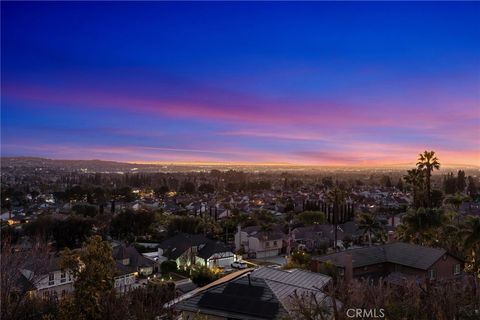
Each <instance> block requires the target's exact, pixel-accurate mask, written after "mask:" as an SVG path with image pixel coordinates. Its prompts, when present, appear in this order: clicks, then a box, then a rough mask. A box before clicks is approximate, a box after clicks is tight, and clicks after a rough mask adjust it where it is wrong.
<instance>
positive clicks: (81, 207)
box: [72, 204, 98, 217]
mask: <svg viewBox="0 0 480 320" xmlns="http://www.w3.org/2000/svg"><path fill="white" fill-rule="evenodd" d="M72 211H73V212H74V213H75V214H78V215H81V216H84V217H94V216H95V215H97V213H98V210H97V207H96V206H93V205H91V204H75V205H74V206H73V207H72Z"/></svg>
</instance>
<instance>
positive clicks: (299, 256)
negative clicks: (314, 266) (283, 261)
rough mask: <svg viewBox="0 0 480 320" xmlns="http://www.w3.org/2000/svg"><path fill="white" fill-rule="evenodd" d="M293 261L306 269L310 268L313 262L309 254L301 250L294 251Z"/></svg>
mask: <svg viewBox="0 0 480 320" xmlns="http://www.w3.org/2000/svg"><path fill="white" fill-rule="evenodd" d="M291 259H292V261H293V262H294V263H296V264H297V265H299V266H301V267H303V268H305V269H308V268H310V262H311V261H312V257H311V256H310V255H309V254H308V253H306V252H305V251H300V250H295V251H293V252H292V256H291Z"/></svg>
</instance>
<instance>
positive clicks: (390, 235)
mask: <svg viewBox="0 0 480 320" xmlns="http://www.w3.org/2000/svg"><path fill="white" fill-rule="evenodd" d="M387 237H388V240H387V242H388V243H393V242H395V232H393V231H388V236H387Z"/></svg>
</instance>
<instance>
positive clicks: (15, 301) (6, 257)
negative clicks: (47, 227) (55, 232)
mask: <svg viewBox="0 0 480 320" xmlns="http://www.w3.org/2000/svg"><path fill="white" fill-rule="evenodd" d="M49 259H50V258H49V250H48V246H47V245H46V243H45V242H43V241H40V240H38V241H34V242H33V243H32V246H31V248H28V249H18V248H17V247H15V246H13V245H12V243H11V241H10V239H9V238H8V237H7V238H5V239H2V241H1V263H0V274H1V280H0V284H1V290H0V292H1V303H2V305H1V318H2V319H18V318H19V311H20V309H21V308H22V307H24V306H25V305H26V304H27V303H28V301H29V299H30V298H32V294H31V293H30V291H31V290H33V289H34V287H35V285H37V284H38V283H39V281H41V280H42V275H45V273H46V272H47V270H48V265H49V262H50V261H49Z"/></svg>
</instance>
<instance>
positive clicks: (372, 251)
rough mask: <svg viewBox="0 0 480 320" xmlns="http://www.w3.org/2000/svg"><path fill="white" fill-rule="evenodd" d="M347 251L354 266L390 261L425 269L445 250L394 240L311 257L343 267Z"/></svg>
mask: <svg viewBox="0 0 480 320" xmlns="http://www.w3.org/2000/svg"><path fill="white" fill-rule="evenodd" d="M347 253H348V254H351V255H352V265H353V267H354V268H357V267H363V266H368V265H372V264H377V263H384V262H390V263H395V264H400V265H404V266H408V267H411V268H416V269H421V270H427V269H428V268H429V267H430V266H431V265H433V264H434V263H435V262H436V261H437V260H438V259H440V258H441V257H442V256H443V255H444V254H445V253H446V251H445V250H444V249H437V248H429V247H423V246H419V245H414V244H410V243H404V242H395V243H389V244H385V245H380V246H372V247H367V248H359V249H353V250H348V251H342V252H337V253H332V254H328V255H324V256H319V257H314V258H313V259H314V260H317V261H331V262H332V263H333V264H334V265H336V266H339V267H344V266H345V264H344V259H345V254H347Z"/></svg>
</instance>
